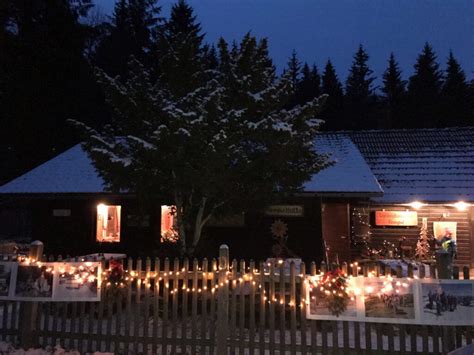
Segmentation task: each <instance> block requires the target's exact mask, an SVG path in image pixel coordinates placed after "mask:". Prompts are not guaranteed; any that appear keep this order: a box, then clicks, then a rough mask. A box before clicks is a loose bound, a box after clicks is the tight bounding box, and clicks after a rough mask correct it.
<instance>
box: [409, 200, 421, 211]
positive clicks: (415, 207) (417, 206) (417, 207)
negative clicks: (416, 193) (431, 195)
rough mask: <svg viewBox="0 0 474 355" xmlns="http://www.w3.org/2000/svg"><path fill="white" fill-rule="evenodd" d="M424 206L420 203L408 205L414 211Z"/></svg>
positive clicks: (415, 202) (414, 202)
mask: <svg viewBox="0 0 474 355" xmlns="http://www.w3.org/2000/svg"><path fill="white" fill-rule="evenodd" d="M424 205H425V204H424V203H422V202H420V201H413V202H411V203H409V204H408V206H410V207H412V208H414V209H415V210H418V209H420V208H421V207H423V206H424Z"/></svg>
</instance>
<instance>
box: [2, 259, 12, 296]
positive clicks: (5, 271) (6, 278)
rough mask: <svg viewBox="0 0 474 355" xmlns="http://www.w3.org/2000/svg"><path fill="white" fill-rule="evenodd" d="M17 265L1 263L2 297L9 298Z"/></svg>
mask: <svg viewBox="0 0 474 355" xmlns="http://www.w3.org/2000/svg"><path fill="white" fill-rule="evenodd" d="M14 265H15V263H12V262H0V297H8V295H9V293H10V288H11V279H12V271H13V266H14Z"/></svg>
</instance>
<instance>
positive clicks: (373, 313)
mask: <svg viewBox="0 0 474 355" xmlns="http://www.w3.org/2000/svg"><path fill="white" fill-rule="evenodd" d="M363 292H364V297H363V309H364V318H365V321H367V322H383V323H389V322H391V323H414V322H416V320H417V317H416V307H417V303H416V300H417V287H416V283H414V281H413V280H412V279H402V278H378V277H366V278H364V288H363Z"/></svg>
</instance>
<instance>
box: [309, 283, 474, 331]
mask: <svg viewBox="0 0 474 355" xmlns="http://www.w3.org/2000/svg"><path fill="white" fill-rule="evenodd" d="M307 282H308V287H307V288H306V289H307V294H306V304H307V305H308V306H307V310H306V316H307V318H308V319H322V320H352V321H360V322H376V323H405V324H439V325H459V326H463V325H474V282H473V281H470V280H436V279H421V280H420V279H410V278H384V277H375V276H373V277H351V278H348V279H347V290H348V299H347V305H346V309H345V311H344V312H342V313H340V314H339V315H338V316H336V315H335V314H334V313H333V312H332V311H331V304H330V303H331V294H329V293H328V292H327V290H326V291H325V290H324V288H319V287H317V286H316V287H312V286H311V285H312V284H314V280H313V279H312V277H308V281H307Z"/></svg>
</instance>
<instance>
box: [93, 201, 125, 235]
mask: <svg viewBox="0 0 474 355" xmlns="http://www.w3.org/2000/svg"><path fill="white" fill-rule="evenodd" d="M121 209H122V207H121V206H108V205H104V204H100V205H98V206H97V233H96V240H97V241H98V242H104V243H118V242H120V210H121Z"/></svg>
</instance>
